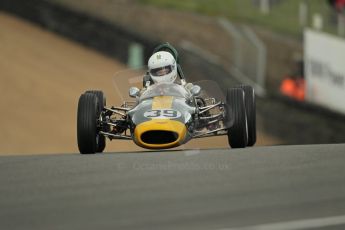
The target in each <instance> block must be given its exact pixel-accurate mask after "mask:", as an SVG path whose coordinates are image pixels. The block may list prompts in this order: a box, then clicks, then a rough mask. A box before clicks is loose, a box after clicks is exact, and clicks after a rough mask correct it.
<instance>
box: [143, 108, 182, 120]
mask: <svg viewBox="0 0 345 230" xmlns="http://www.w3.org/2000/svg"><path fill="white" fill-rule="evenodd" d="M144 117H147V118H152V119H174V118H179V117H181V113H180V112H179V111H176V110H171V109H156V110H149V111H147V112H145V113H144Z"/></svg>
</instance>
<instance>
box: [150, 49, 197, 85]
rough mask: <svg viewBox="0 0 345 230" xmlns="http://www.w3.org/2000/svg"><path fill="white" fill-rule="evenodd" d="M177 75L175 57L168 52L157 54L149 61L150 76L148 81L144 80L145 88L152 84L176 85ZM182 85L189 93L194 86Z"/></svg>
mask: <svg viewBox="0 0 345 230" xmlns="http://www.w3.org/2000/svg"><path fill="white" fill-rule="evenodd" d="M177 74H178V73H177V63H176V60H175V58H174V56H173V55H172V54H171V53H170V52H167V51H159V52H156V53H154V54H153V55H152V56H151V57H150V59H149V61H148V76H146V79H145V78H144V88H147V87H148V86H149V85H151V84H152V83H153V84H156V83H162V82H164V83H174V82H175V81H176V78H177ZM150 79H152V81H151V80H150ZM182 85H183V86H184V87H185V88H186V90H187V91H190V89H191V87H192V86H193V84H192V83H188V84H182ZM144 90H145V89H144Z"/></svg>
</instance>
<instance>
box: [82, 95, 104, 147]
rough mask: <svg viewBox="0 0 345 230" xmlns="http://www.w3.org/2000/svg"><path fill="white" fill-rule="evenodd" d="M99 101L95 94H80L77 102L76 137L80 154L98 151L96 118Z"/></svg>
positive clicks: (98, 113) (97, 116)
mask: <svg viewBox="0 0 345 230" xmlns="http://www.w3.org/2000/svg"><path fill="white" fill-rule="evenodd" d="M99 115H100V111H99V103H98V98H97V96H96V95H95V94H92V93H85V94H82V95H81V96H80V98H79V102H78V114H77V138H78V148H79V151H80V153H81V154H93V153H96V152H98V149H99V145H98V143H99V137H100V135H98V130H97V120H98V118H99Z"/></svg>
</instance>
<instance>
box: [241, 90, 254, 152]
mask: <svg viewBox="0 0 345 230" xmlns="http://www.w3.org/2000/svg"><path fill="white" fill-rule="evenodd" d="M239 88H241V89H243V91H244V94H245V106H246V115H247V123H248V145H247V146H254V145H255V143H256V101H255V92H254V89H253V87H251V86H249V85H240V86H239Z"/></svg>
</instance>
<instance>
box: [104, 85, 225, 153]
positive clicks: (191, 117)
mask: <svg viewBox="0 0 345 230" xmlns="http://www.w3.org/2000/svg"><path fill="white" fill-rule="evenodd" d="M200 83H201V84H202V85H207V86H208V87H210V85H212V84H213V90H214V91H220V89H219V87H218V88H217V87H215V86H214V85H215V83H214V82H211V81H204V82H200ZM205 92H206V91H205V90H202V92H198V93H197V94H195V95H193V94H192V93H191V92H190V91H189V90H187V89H186V88H185V87H184V86H182V85H179V84H175V83H159V84H154V85H151V86H149V87H147V89H146V90H144V91H142V92H140V94H138V95H137V96H136V101H135V102H125V103H123V105H122V106H120V107H111V108H104V110H103V112H102V113H101V117H100V126H101V127H107V128H106V129H104V128H103V130H102V131H100V134H102V135H104V136H107V137H108V138H109V139H111V140H112V139H129V140H133V141H134V142H135V143H136V144H137V145H138V146H141V147H143V148H147V149H167V148H173V147H177V146H179V145H182V144H184V143H186V142H188V141H189V140H190V139H192V138H201V137H207V136H212V135H226V134H227V132H226V129H227V127H228V125H229V124H226V122H225V115H226V114H225V113H226V110H225V104H224V103H223V102H222V101H220V100H218V99H217V98H214V97H205V95H206V93H205Z"/></svg>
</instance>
